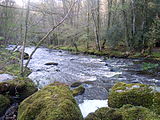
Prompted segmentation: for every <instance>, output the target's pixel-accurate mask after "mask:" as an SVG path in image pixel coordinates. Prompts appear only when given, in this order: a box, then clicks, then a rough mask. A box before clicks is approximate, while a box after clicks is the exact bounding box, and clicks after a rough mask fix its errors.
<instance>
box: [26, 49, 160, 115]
mask: <svg viewBox="0 0 160 120" xmlns="http://www.w3.org/2000/svg"><path fill="white" fill-rule="evenodd" d="M33 49H34V47H27V48H26V50H25V52H27V53H29V54H30V53H31V52H32V51H33ZM49 62H54V63H58V65H45V64H46V63H49ZM142 63H143V60H136V59H117V58H107V59H104V57H96V56H90V55H80V54H78V55H76V54H71V53H70V52H67V51H61V50H50V49H47V48H39V49H38V50H37V51H36V53H35V54H34V55H33V57H32V59H31V61H30V63H29V66H28V67H29V68H30V69H31V70H32V71H33V72H32V73H31V74H30V75H29V78H30V79H32V80H33V81H34V82H35V83H36V84H37V85H38V87H39V88H42V87H44V86H46V85H48V84H50V83H53V82H55V81H59V82H63V83H66V84H68V85H71V84H72V83H74V82H77V81H78V82H80V83H81V84H82V85H83V86H84V87H85V93H84V94H83V95H79V96H77V97H75V98H76V100H77V102H78V104H79V106H80V109H81V111H82V113H83V116H84V117H85V116H86V115H87V114H88V113H90V112H94V111H95V110H96V109H98V108H99V107H105V106H107V98H108V91H109V89H110V88H111V87H112V86H113V85H114V84H115V83H116V82H126V83H144V84H150V85H157V86H160V72H159V71H156V73H155V74H144V73H143V74H142Z"/></svg>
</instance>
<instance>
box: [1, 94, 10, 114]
mask: <svg viewBox="0 0 160 120" xmlns="http://www.w3.org/2000/svg"><path fill="white" fill-rule="evenodd" d="M9 105H10V100H9V99H8V98H7V97H5V96H4V95H1V94H0V116H1V115H2V114H3V113H4V112H5V110H6V109H7V108H8V107H9Z"/></svg>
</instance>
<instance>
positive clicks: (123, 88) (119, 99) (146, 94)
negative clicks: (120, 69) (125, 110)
mask: <svg viewBox="0 0 160 120" xmlns="http://www.w3.org/2000/svg"><path fill="white" fill-rule="evenodd" d="M153 97H154V96H153V93H152V89H151V88H150V87H149V86H148V85H143V84H125V83H117V84H116V85H114V86H113V88H112V89H111V91H110V93H109V98H108V105H109V106H110V107H113V108H120V107H122V106H123V105H125V104H132V105H135V106H144V107H147V108H149V107H150V106H152V104H153Z"/></svg>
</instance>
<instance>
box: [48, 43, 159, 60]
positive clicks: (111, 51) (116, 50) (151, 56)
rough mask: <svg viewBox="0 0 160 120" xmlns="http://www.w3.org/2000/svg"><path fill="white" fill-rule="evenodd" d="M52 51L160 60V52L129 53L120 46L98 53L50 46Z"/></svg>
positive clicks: (84, 49) (81, 47)
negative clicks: (59, 50)
mask: <svg viewBox="0 0 160 120" xmlns="http://www.w3.org/2000/svg"><path fill="white" fill-rule="evenodd" d="M49 48H50V49H61V50H67V51H71V52H73V53H84V54H90V55H97V56H108V57H117V58H145V59H150V60H158V61H159V60H160V51H157V52H154V51H153V52H152V53H151V54H149V53H148V52H144V53H141V52H136V51H128V50H127V49H126V48H125V47H122V46H119V47H116V48H114V49H113V48H104V49H103V50H102V51H98V50H97V49H96V48H94V47H91V48H89V49H87V48H86V47H84V46H82V45H81V46H78V51H77V50H76V48H75V47H71V46H56V47H54V46H52V45H50V46H49Z"/></svg>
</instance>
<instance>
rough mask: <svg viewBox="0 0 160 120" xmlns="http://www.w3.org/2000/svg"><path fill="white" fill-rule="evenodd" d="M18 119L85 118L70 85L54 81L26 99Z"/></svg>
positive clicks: (70, 119)
mask: <svg viewBox="0 0 160 120" xmlns="http://www.w3.org/2000/svg"><path fill="white" fill-rule="evenodd" d="M18 120H83V117H82V114H81V111H80V109H79V107H78V105H77V103H76V101H75V99H74V98H73V96H72V91H71V90H70V89H69V87H68V86H67V85H65V84H62V83H58V82H56V83H54V84H51V85H48V86H47V87H44V88H43V89H41V90H39V91H38V92H36V93H35V94H33V95H32V96H30V97H28V98H27V99H25V100H24V101H23V102H22V103H21V104H20V106H19V110H18Z"/></svg>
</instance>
